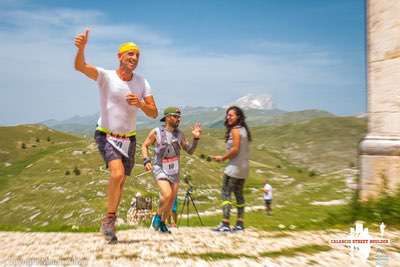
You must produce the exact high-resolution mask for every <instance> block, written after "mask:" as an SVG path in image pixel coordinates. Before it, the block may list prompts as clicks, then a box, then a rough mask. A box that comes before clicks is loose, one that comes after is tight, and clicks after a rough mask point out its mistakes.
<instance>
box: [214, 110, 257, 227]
mask: <svg viewBox="0 0 400 267" xmlns="http://www.w3.org/2000/svg"><path fill="white" fill-rule="evenodd" d="M225 128H226V132H225V142H226V152H225V154H224V155H222V156H213V159H214V160H216V161H218V162H223V161H225V160H229V162H228V165H227V166H226V167H225V170H224V177H223V183H222V201H223V202H222V213H223V219H222V222H221V224H220V225H219V226H218V227H217V228H215V229H214V230H215V231H218V232H228V231H231V230H233V231H241V230H244V223H243V215H244V197H243V187H244V183H245V180H246V178H247V176H248V174H249V144H248V142H249V141H251V133H250V130H249V128H248V126H247V124H246V116H245V115H244V112H243V110H242V109H240V108H239V107H237V106H232V107H229V108H228V109H227V110H226V117H225ZM232 192H233V193H234V195H235V198H236V207H237V211H238V214H237V221H236V225H235V226H234V227H233V228H232V229H231V228H230V226H229V219H230V210H231V206H232V202H231V193H232Z"/></svg>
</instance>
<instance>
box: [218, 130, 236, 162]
mask: <svg viewBox="0 0 400 267" xmlns="http://www.w3.org/2000/svg"><path fill="white" fill-rule="evenodd" d="M231 133H232V141H233V144H232V148H231V149H229V150H228V151H227V152H226V153H225V155H223V156H213V159H214V160H216V161H225V160H227V159H233V158H234V157H236V156H237V154H238V153H239V149H240V130H239V129H238V128H233V129H232V130H231Z"/></svg>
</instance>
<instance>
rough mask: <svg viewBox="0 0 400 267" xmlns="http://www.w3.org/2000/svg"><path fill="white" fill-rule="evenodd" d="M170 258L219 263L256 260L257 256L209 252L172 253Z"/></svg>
mask: <svg viewBox="0 0 400 267" xmlns="http://www.w3.org/2000/svg"><path fill="white" fill-rule="evenodd" d="M169 256H171V257H177V258H182V259H191V258H195V257H196V258H200V259H203V260H206V261H218V260H226V259H228V260H229V259H240V258H250V259H256V258H257V257H256V256H252V255H247V254H232V253H225V252H208V253H198V254H194V253H187V252H179V253H170V254H169Z"/></svg>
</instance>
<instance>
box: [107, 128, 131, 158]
mask: <svg viewBox="0 0 400 267" xmlns="http://www.w3.org/2000/svg"><path fill="white" fill-rule="evenodd" d="M107 141H108V142H109V143H110V144H111V145H112V146H113V147H114V148H115V149H117V150H118V151H119V152H121V154H122V155H123V156H124V157H126V158H129V155H128V151H129V145H130V143H131V140H130V139H129V138H122V137H115V136H112V135H109V134H107Z"/></svg>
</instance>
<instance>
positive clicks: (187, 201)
mask: <svg viewBox="0 0 400 267" xmlns="http://www.w3.org/2000/svg"><path fill="white" fill-rule="evenodd" d="M187 204H189V199H188V196H187V195H185V199H184V200H183V205H182V209H181V213H180V215H179V220H178V224H177V227H178V226H179V225H180V223H181V219H182V214H183V211H184V210H185V206H186V205H187Z"/></svg>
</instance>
